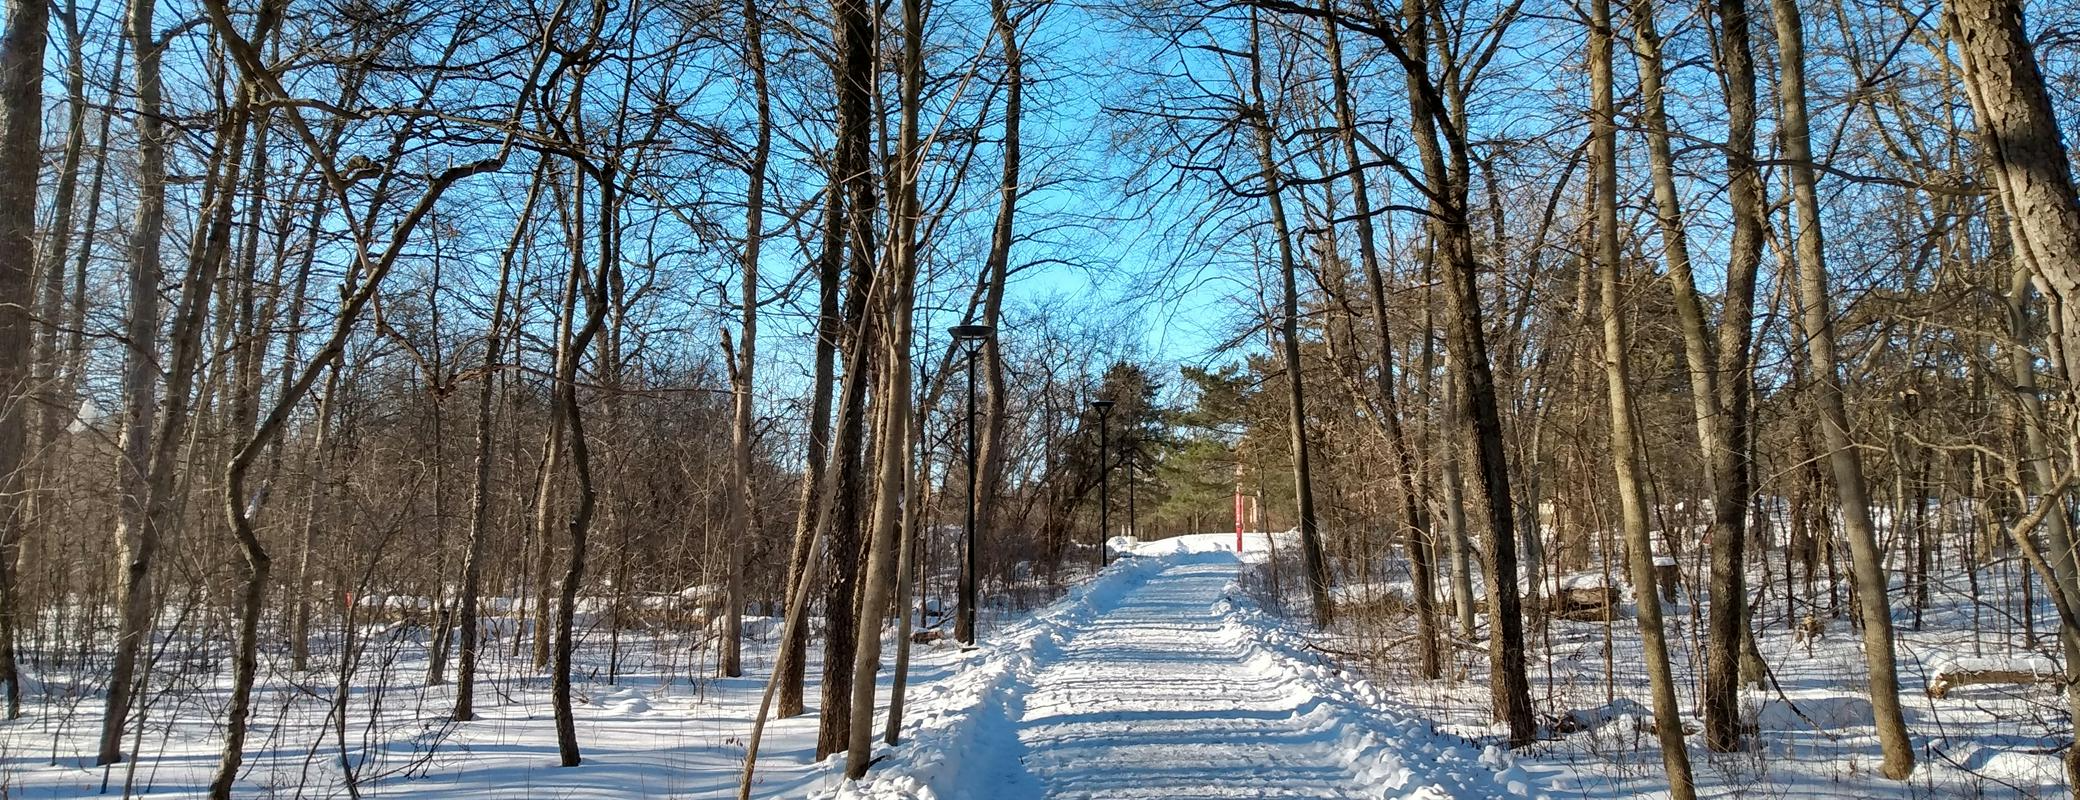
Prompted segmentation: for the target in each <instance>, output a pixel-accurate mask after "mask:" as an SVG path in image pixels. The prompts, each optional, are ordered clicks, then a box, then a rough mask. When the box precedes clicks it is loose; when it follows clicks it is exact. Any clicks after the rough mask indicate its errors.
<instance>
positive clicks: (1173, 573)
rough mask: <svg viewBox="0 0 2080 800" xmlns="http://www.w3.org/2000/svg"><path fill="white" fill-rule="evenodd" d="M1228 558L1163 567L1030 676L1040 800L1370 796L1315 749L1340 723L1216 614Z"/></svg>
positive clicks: (1028, 760)
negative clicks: (1270, 670)
mask: <svg viewBox="0 0 2080 800" xmlns="http://www.w3.org/2000/svg"><path fill="white" fill-rule="evenodd" d="M1222 555H1225V556H1226V557H1220V556H1216V555H1213V554H1204V555H1200V556H1197V557H1194V558H1191V559H1189V560H1185V559H1178V560H1175V561H1174V562H1173V563H1171V564H1168V565H1166V566H1165V567H1164V568H1163V569H1162V571H1161V572H1159V573H1157V574H1155V575H1153V576H1150V578H1149V580H1148V582H1146V583H1144V584H1142V585H1141V586H1139V587H1136V588H1134V589H1133V590H1131V591H1129V592H1127V593H1126V594H1125V595H1124V596H1122V597H1120V598H1119V601H1118V604H1117V605H1115V606H1113V607H1112V608H1111V609H1109V610H1105V611H1103V612H1101V613H1099V614H1098V615H1097V616H1095V617H1094V618H1092V619H1091V620H1090V621H1089V622H1087V623H1085V625H1084V626H1083V628H1082V630H1080V631H1078V632H1077V634H1076V635H1075V636H1074V637H1072V638H1071V639H1069V641H1068V642H1067V644H1065V645H1064V646H1063V647H1062V648H1061V651H1060V653H1059V655H1058V656H1057V657H1055V658H1054V659H1051V660H1050V661H1049V662H1048V663H1046V664H1044V665H1043V666H1042V667H1041V669H1040V670H1039V671H1038V672H1036V673H1035V674H1033V676H1032V677H1031V678H1030V679H1029V680H1030V686H1029V688H1028V689H1027V691H1026V693H1025V695H1024V702H1023V709H1022V710H1023V712H1024V713H1023V714H1022V715H1021V716H1020V717H1019V718H1018V720H1017V724H1018V739H1019V742H1020V744H1021V745H1023V749H1024V751H1025V753H1026V756H1025V759H1024V761H1025V763H1024V766H1025V769H1026V770H1027V772H1028V774H1030V775H1031V777H1032V778H1033V779H1034V780H1033V781H1032V782H1031V783H1032V784H1033V785H1036V786H1037V787H1039V788H1040V789H1041V790H1042V796H1045V797H1050V798H1120V799H1121V800H1125V798H1142V797H1147V798H1188V797H1189V798H1201V797H1203V798H1216V797H1220V798H1226V797H1317V798H1345V797H1352V798H1355V797H1362V796H1365V795H1363V794H1361V793H1360V791H1359V790H1360V788H1361V786H1360V780H1361V776H1359V775H1357V774H1355V773H1354V772H1353V770H1352V765H1351V764H1349V763H1347V762H1346V761H1345V760H1344V759H1343V758H1341V757H1340V756H1339V754H1338V753H1336V752H1335V751H1334V749H1333V748H1324V747H1321V746H1319V745H1320V744H1322V743H1323V742H1325V741H1327V740H1332V739H1334V732H1332V731H1330V730H1327V729H1326V727H1327V726H1329V725H1332V724H1334V722H1335V720H1334V719H1332V718H1331V717H1330V715H1327V714H1323V713H1319V711H1320V710H1321V706H1320V704H1319V702H1317V698H1316V697H1315V696H1314V695H1313V694H1312V693H1310V692H1307V691H1304V690H1303V689H1302V688H1301V687H1300V686H1298V685H1297V684H1296V683H1294V682H1291V681H1281V680H1277V679H1276V677H1275V676H1271V675H1267V674H1266V669H1265V667H1266V665H1265V664H1264V663H1263V661H1264V660H1265V659H1264V657H1263V656H1262V655H1260V654H1257V653H1255V652H1253V649H1252V647H1251V646H1250V644H1251V643H1250V642H1248V641H1246V640H1245V639H1244V637H1243V633H1244V630H1243V629H1242V628H1240V627H1239V626H1233V625H1227V624H1224V620H1223V619H1222V615H1220V614H1218V613H1217V612H1216V610H1215V606H1216V605H1218V604H1219V602H1220V600H1221V599H1222V595H1223V590H1224V589H1225V588H1226V587H1227V586H1228V584H1229V583H1231V582H1232V581H1233V580H1234V577H1235V570H1236V561H1235V559H1234V557H1233V555H1232V554H1222ZM1373 791H1375V792H1376V791H1377V789H1376V788H1375V789H1374V790H1373ZM1372 796H1375V797H1376V796H1377V795H1376V794H1375V795H1372Z"/></svg>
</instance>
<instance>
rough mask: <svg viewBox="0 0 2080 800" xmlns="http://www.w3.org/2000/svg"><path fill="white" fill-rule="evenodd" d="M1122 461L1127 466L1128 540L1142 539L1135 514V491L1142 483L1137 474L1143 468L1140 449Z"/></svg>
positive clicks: (1131, 450)
mask: <svg viewBox="0 0 2080 800" xmlns="http://www.w3.org/2000/svg"><path fill="white" fill-rule="evenodd" d="M1122 460H1123V461H1124V462H1125V463H1126V465H1127V536H1128V538H1132V539H1139V538H1141V525H1140V523H1139V522H1138V520H1139V518H1138V517H1136V516H1135V514H1134V491H1135V489H1136V488H1138V485H1139V483H1140V482H1139V480H1138V479H1137V476H1136V474H1135V473H1136V471H1137V470H1139V469H1140V467H1141V451H1140V450H1139V449H1130V450H1128V451H1127V454H1126V456H1125V457H1124V458H1123V459H1122Z"/></svg>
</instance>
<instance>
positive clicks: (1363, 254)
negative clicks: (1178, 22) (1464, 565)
mask: <svg viewBox="0 0 2080 800" xmlns="http://www.w3.org/2000/svg"><path fill="white" fill-rule="evenodd" d="M1323 5H1324V8H1327V7H1329V5H1330V4H1329V3H1328V2H1327V0H1324V3H1323ZM1322 28H1323V31H1322V33H1323V36H1324V41H1325V42H1326V43H1327V46H1328V55H1329V69H1330V73H1329V74H1330V77H1331V78H1332V80H1333V83H1334V87H1335V101H1336V123H1337V139H1338V141H1339V143H1340V144H1342V145H1343V153H1342V155H1343V160H1344V164H1345V166H1346V168H1347V169H1349V170H1350V171H1351V175H1350V185H1351V201H1352V203H1353V204H1354V205H1355V206H1356V208H1355V209H1354V212H1355V214H1356V215H1357V227H1358V258H1359V261H1360V262H1362V264H1363V266H1364V269H1365V281H1366V290H1367V291H1368V292H1369V293H1370V294H1371V295H1372V297H1371V300H1372V308H1371V311H1372V318H1373V322H1374V329H1373V346H1374V347H1375V348H1376V349H1377V351H1378V352H1377V353H1376V354H1375V355H1376V359H1377V361H1378V365H1377V366H1376V367H1375V369H1376V373H1375V380H1376V383H1377V386H1378V389H1379V395H1380V415H1381V416H1382V417H1383V418H1384V419H1385V422H1386V426H1387V446H1388V447H1389V448H1390V449H1391V450H1392V451H1393V454H1394V472H1395V479H1396V481H1397V482H1398V484H1399V486H1400V489H1401V514H1402V521H1403V523H1404V524H1406V525H1407V526H1408V533H1407V535H1406V536H1405V537H1403V541H1404V542H1406V549H1407V551H1408V563H1409V578H1410V580H1411V582H1412V583H1413V584H1414V595H1415V607H1416V674H1417V675H1420V676H1421V677H1423V678H1424V679H1425V680H1435V679H1436V678H1437V677H1438V676H1439V675H1442V674H1443V671H1444V666H1443V663H1442V662H1443V659H1442V658H1441V657H1440V654H1439V653H1438V641H1437V599H1436V592H1437V588H1436V586H1437V584H1436V579H1435V578H1434V577H1433V575H1432V573H1433V572H1434V571H1435V570H1434V568H1433V566H1432V565H1431V563H1430V512H1429V510H1428V509H1427V508H1426V507H1425V503H1424V499H1423V498H1424V495H1423V490H1422V487H1421V486H1420V485H1419V484H1418V483H1417V482H1418V481H1419V480H1420V474H1419V473H1420V471H1421V467H1420V466H1419V465H1418V464H1417V463H1416V458H1415V454H1414V448H1412V447H1410V446H1409V441H1408V433H1407V431H1406V430H1405V429H1404V428H1403V426H1402V422H1401V399H1400V397H1399V396H1398V393H1397V392H1396V391H1395V383H1394V339H1393V336H1392V326H1391V325H1390V324H1389V322H1388V320H1387V284H1386V279H1385V277H1384V276H1383V275H1382V274H1381V268H1380V263H1379V246H1378V244H1377V242H1376V241H1375V237H1374V232H1373V227H1372V196H1371V191H1370V188H1369V187H1367V186H1366V185H1365V169H1364V167H1363V166H1362V165H1363V164H1364V161H1363V160H1362V159H1361V158H1359V154H1358V135H1357V125H1358V124H1357V114H1356V113H1355V111H1354V110H1353V109H1352V100H1351V88H1350V74H1349V73H1348V72H1347V71H1346V70H1345V68H1344V62H1343V43H1342V40H1341V39H1339V38H1338V35H1337V29H1336V22H1335V21H1334V20H1325V21H1324V22H1323V25H1322Z"/></svg>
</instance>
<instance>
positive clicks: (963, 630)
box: [947, 325, 990, 646]
mask: <svg viewBox="0 0 2080 800" xmlns="http://www.w3.org/2000/svg"><path fill="white" fill-rule="evenodd" d="M947 332H948V333H951V334H953V340H954V341H955V342H958V343H960V344H964V345H967V348H968V514H967V518H966V520H965V522H964V525H963V532H962V537H961V587H960V588H961V606H960V613H959V615H958V616H956V617H955V618H954V622H953V638H954V639H955V640H957V641H959V642H960V643H961V644H963V645H967V646H973V645H974V644H975V584H976V583H977V581H978V580H979V578H978V576H977V575H976V572H975V355H976V353H977V352H978V351H980V350H981V349H982V340H983V339H986V338H988V337H989V334H990V327H989V326H988V325H955V326H953V327H952V328H950V329H948V330H947Z"/></svg>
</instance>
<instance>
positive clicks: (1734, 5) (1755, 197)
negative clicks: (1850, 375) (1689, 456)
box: [1632, 0, 1766, 752]
mask: <svg viewBox="0 0 2080 800" xmlns="http://www.w3.org/2000/svg"><path fill="white" fill-rule="evenodd" d="M1632 9H1633V31H1634V32H1633V41H1634V43H1635V48H1634V52H1635V53H1636V54H1637V56H1638V63H1639V72H1640V91H1641V94H1642V96H1643V99H1644V104H1643V107H1644V119H1645V121H1646V128H1647V130H1646V136H1647V156H1648V162H1649V165H1650V168H1651V171H1652V176H1653V184H1654V201H1655V212H1656V213H1655V218H1656V222H1657V223H1658V225H1659V228H1660V231H1661V240H1662V245H1663V249H1664V251H1665V253H1666V256H1665V257H1666V259H1667V262H1668V276H1669V283H1670V289H1671V291H1672V292H1673V294H1674V297H1675V310H1676V319H1677V324H1678V326H1679V327H1680V328H1681V330H1682V335H1683V355H1684V360H1685V362H1686V363H1687V364H1688V366H1689V370H1688V371H1689V378H1690V397H1691V410H1692V413H1693V419H1694V422H1695V423H1696V426H1697V441H1698V449H1699V450H1700V451H1701V453H1700V454H1701V456H1702V458H1703V460H1704V462H1705V469H1706V472H1707V483H1708V484H1709V485H1710V489H1711V492H1712V527H1711V531H1710V541H1711V559H1712V569H1711V573H1712V576H1711V598H1712V603H1711V606H1710V617H1709V619H1708V621H1707V623H1706V627H1707V629H1708V635H1707V637H1706V638H1707V644H1706V653H1705V679H1704V692H1703V698H1702V699H1703V706H1704V724H1705V744H1706V746H1707V747H1709V748H1710V749H1712V750H1715V751H1720V752H1728V751H1733V750H1738V749H1740V747H1741V745H1742V741H1741V733H1740V708H1739V685H1740V643H1741V642H1742V641H1744V640H1745V639H1746V634H1745V632H1744V631H1743V627H1744V624H1745V623H1744V621H1743V620H1744V616H1745V615H1744V613H1743V611H1744V606H1745V604H1746V599H1747V586H1746V575H1747V573H1746V569H1747V567H1746V565H1745V564H1744V563H1743V558H1744V555H1745V552H1746V548H1745V541H1746V533H1747V510H1748V503H1749V500H1750V494H1751V491H1750V489H1749V486H1748V483H1749V481H1748V477H1747V476H1748V469H1747V465H1746V450H1747V447H1746V443H1747V440H1748V417H1749V406H1750V400H1749V398H1750V397H1751V396H1752V390H1751V383H1750V380H1751V379H1750V377H1749V371H1748V359H1749V350H1750V342H1751V338H1752V336H1753V333H1752V329H1753V325H1752V320H1753V308H1754V297H1755V276H1756V273H1757V270H1758V267H1759V265H1760V263H1761V258H1762V219H1763V215H1764V213H1766V209H1765V208H1764V206H1763V202H1764V199H1763V196H1762V179H1761V173H1760V171H1759V170H1758V169H1757V167H1756V166H1755V163H1754V153H1755V63H1754V57H1753V52H1752V48H1751V47H1750V45H1749V36H1748V12H1747V7H1746V4H1745V2H1744V0H1721V1H1720V2H1719V3H1718V5H1717V13H1718V16H1719V33H1718V38H1719V43H1718V44H1719V46H1718V56H1719V67H1720V71H1721V73H1722V74H1723V75H1724V77H1725V81H1726V86H1727V92H1726V111H1727V120H1728V123H1727V131H1728V134H1727V148H1726V170H1727V177H1728V182H1727V183H1728V203H1729V205H1730V206H1731V214H1732V218H1733V241H1732V244H1731V246H1730V247H1729V249H1728V258H1727V273H1726V274H1727V278H1726V281H1725V283H1724V286H1725V305H1724V308H1723V309H1722V310H1721V312H1720V322H1719V325H1718V327H1717V331H1716V332H1717V341H1716V349H1714V342H1713V334H1714V328H1713V326H1712V324H1711V323H1710V322H1709V321H1707V318H1706V316H1705V309H1706V304H1705V302H1704V299H1703V296H1702V295H1701V294H1700V293H1699V292H1698V290H1697V283H1696V280H1695V278H1694V276H1693V272H1692V269H1691V262H1690V248H1689V241H1688V235H1687V234H1686V232H1685V230H1684V227H1683V208H1682V203H1681V200H1680V198H1679V195H1678V193H1677V189H1676V181H1675V165H1674V161H1675V160H1674V157H1673V156H1672V155H1671V153H1670V148H1669V141H1668V138H1669V137H1668V130H1669V126H1668V119H1667V113H1666V111H1665V104H1664V103H1663V96H1664V89H1663V84H1662V65H1661V37H1660V34H1659V33H1658V32H1657V31H1656V30H1655V25H1654V10H1653V4H1652V3H1651V2H1647V1H1646V0H1637V1H1636V2H1634V4H1633V7H1632Z"/></svg>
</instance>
